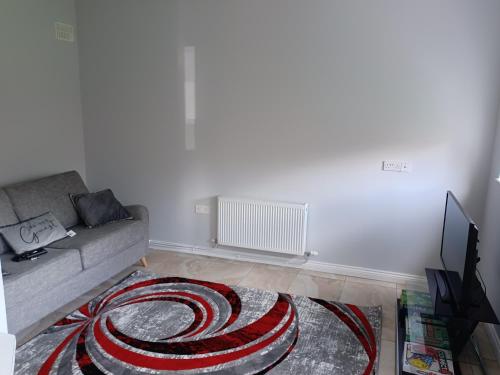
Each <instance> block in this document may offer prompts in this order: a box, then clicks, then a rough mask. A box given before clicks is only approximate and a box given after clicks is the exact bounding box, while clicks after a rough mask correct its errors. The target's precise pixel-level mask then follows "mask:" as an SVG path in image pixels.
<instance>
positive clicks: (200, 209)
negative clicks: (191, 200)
mask: <svg viewBox="0 0 500 375" xmlns="http://www.w3.org/2000/svg"><path fill="white" fill-rule="evenodd" d="M194 212H195V213H197V214H198V215H208V214H209V213H210V206H207V205H206V204H197V205H195V206H194Z"/></svg>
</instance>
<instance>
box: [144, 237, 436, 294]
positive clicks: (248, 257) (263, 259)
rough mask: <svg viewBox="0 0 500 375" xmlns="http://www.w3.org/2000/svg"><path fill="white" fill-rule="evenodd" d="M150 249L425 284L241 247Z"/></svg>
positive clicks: (167, 245) (156, 244)
mask: <svg viewBox="0 0 500 375" xmlns="http://www.w3.org/2000/svg"><path fill="white" fill-rule="evenodd" d="M149 245H150V248H152V249H157V250H167V251H176V252H180V253H188V254H197V255H205V256H211V257H217V258H224V259H232V260H240V261H246V262H255V263H264V264H271V265H279V266H284V267H292V268H301V269H307V270H311V271H319V272H327V273H333V274H336V275H345V276H353V277H361V278H365V279H372V280H379V281H387V282H392V283H399V284H404V283H426V278H425V277H424V276H419V275H411V274H406V273H399V272H391V271H384V270H377V269H372V268H363V267H353V266H346V265H341V264H333V263H326V262H318V261H314V260H307V261H302V262H301V263H299V262H300V261H301V258H298V259H297V258H284V257H279V256H273V255H266V254H256V253H255V252H245V251H242V250H233V249H231V250H229V249H222V248H217V247H213V248H212V247H203V246H195V245H187V244H179V243H174V242H165V241H156V240H150V241H149Z"/></svg>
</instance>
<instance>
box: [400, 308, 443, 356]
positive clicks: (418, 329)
mask: <svg viewBox="0 0 500 375" xmlns="http://www.w3.org/2000/svg"><path fill="white" fill-rule="evenodd" d="M405 323H406V341H409V342H413V343H417V344H425V345H429V346H434V347H437V348H440V349H450V341H449V338H448V329H447V327H446V323H445V322H443V321H442V320H439V319H436V318H431V317H427V316H425V315H421V314H418V313H416V314H410V315H408V316H407V317H406V319H405Z"/></svg>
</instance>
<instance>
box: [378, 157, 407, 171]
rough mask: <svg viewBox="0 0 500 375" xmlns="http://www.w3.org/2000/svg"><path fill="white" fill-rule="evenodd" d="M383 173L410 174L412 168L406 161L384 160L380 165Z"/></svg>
mask: <svg viewBox="0 0 500 375" xmlns="http://www.w3.org/2000/svg"><path fill="white" fill-rule="evenodd" d="M382 170H383V171H392V172H407V173H408V172H411V170H412V167H411V163H410V162H408V161H401V160H384V162H383V164H382Z"/></svg>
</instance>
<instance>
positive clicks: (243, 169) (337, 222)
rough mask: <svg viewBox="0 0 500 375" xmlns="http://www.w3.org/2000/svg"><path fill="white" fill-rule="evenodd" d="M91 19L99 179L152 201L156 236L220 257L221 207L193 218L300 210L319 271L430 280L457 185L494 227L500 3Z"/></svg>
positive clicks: (139, 7)
mask: <svg viewBox="0 0 500 375" xmlns="http://www.w3.org/2000/svg"><path fill="white" fill-rule="evenodd" d="M77 14H78V26H79V32H80V66H81V81H82V101H83V116H84V124H85V141H86V157H87V159H86V161H87V174H88V180H89V182H90V185H91V186H92V187H93V188H95V189H97V188H103V187H111V188H113V189H114V190H115V191H116V192H117V194H118V196H119V197H120V198H121V199H122V200H124V201H125V202H127V203H130V202H141V203H144V204H146V205H147V206H148V207H149V208H150V210H151V237H152V238H153V239H155V240H163V241H171V242H177V243H186V244H196V245H202V246H208V245H209V240H210V239H211V238H213V237H215V207H213V210H212V214H211V215H210V216H209V217H207V216H196V215H195V214H194V210H193V208H194V204H195V202H197V201H208V202H210V203H211V204H213V203H214V199H213V197H215V196H216V195H218V194H224V195H236V196H250V197H257V198H268V199H279V200H290V201H303V202H309V203H310V205H311V209H310V228H309V248H310V249H314V250H318V251H319V252H320V256H319V257H318V258H317V259H318V260H320V261H325V262H332V263H338V264H346V265H353V266H361V267H370V268H378V269H384V270H391V271H399V272H407V273H412V274H422V273H423V271H424V267H425V266H430V265H438V264H439V262H438V251H439V246H440V235H441V226H442V215H443V210H444V200H445V192H446V190H447V189H451V190H453V191H454V192H455V193H456V194H457V195H458V197H459V198H460V200H461V201H462V202H463V203H464V204H465V206H466V208H467V209H468V211H470V213H471V214H472V216H473V217H474V218H475V219H476V220H477V221H478V222H479V223H481V218H482V214H483V204H484V198H485V195H486V189H487V184H486V180H487V176H488V174H489V169H490V168H489V167H490V151H491V148H492V140H493V134H494V130H495V125H496V122H495V121H496V120H495V119H496V110H497V104H498V102H499V92H498V90H499V88H500V85H499V82H500V80H499V76H500V69H498V67H499V55H500V51H499V50H500V45H499V43H498V35H499V31H500V30H498V25H499V24H500V3H499V2H495V1H483V2H470V1H467V0H458V1H457V0H443V1H440V2H439V6H438V4H437V3H436V2H435V1H431V0H424V1H420V0H419V1H416V0H415V1H406V2H404V3H402V2H400V1H396V0H381V1H378V2H377V4H376V5H373V4H371V5H368V4H367V2H365V1H361V0H354V1H331V0H312V1H301V0H253V1H244V0H204V1H195V0H180V1H174V0H171V1H165V0H145V1H140V2H138V1H134V0H106V1H103V0H79V1H77ZM185 45H193V46H195V47H196V53H197V90H198V93H197V105H198V122H197V131H196V145H197V148H196V150H194V151H186V150H185V148H184V128H183V103H182V95H183V92H182V81H181V79H182V76H183V74H182V68H181V66H180V64H179V62H180V58H181V56H182V55H181V51H182V47H183V46H185ZM384 159H402V160H408V161H411V162H412V163H413V169H414V170H413V173H411V174H396V173H387V172H382V171H381V170H380V169H381V162H382V160H384Z"/></svg>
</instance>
